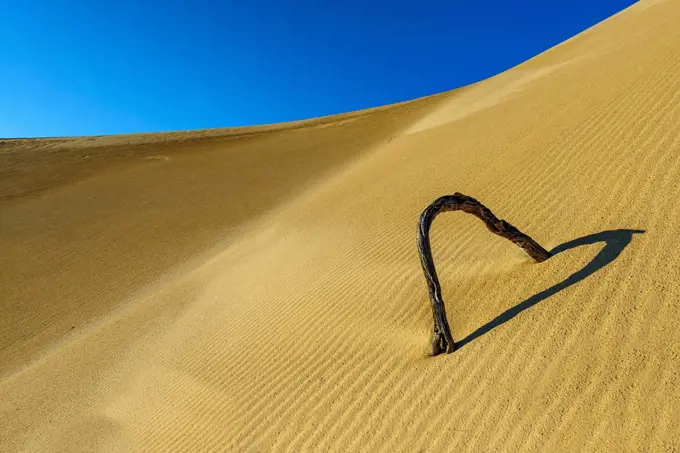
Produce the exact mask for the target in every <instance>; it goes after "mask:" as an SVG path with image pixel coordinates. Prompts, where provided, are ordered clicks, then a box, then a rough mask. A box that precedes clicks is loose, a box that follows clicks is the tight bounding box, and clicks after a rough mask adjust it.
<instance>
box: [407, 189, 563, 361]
mask: <svg viewBox="0 0 680 453" xmlns="http://www.w3.org/2000/svg"><path fill="white" fill-rule="evenodd" d="M445 211H463V212H467V213H469V214H473V215H475V216H476V217H478V218H479V219H480V220H482V222H484V225H486V227H487V228H488V229H489V231H491V232H492V233H494V234H497V235H499V236H501V237H504V238H506V239H508V240H510V241H512V242H514V243H515V244H517V245H518V246H519V247H520V248H522V250H524V251H525V252H526V254H527V255H529V256H530V257H531V258H533V259H534V260H535V261H536V262H538V263H540V262H542V261H545V260H547V259H548V258H550V252H548V251H547V250H546V249H544V248H543V247H541V246H540V245H539V244H538V243H537V242H536V241H534V240H533V239H531V238H530V237H529V236H527V235H526V234H524V233H522V232H521V231H519V230H518V229H517V228H515V227H514V226H512V225H511V224H509V223H508V222H506V221H505V220H500V219H498V218H497V217H496V216H495V215H494V214H493V213H492V212H491V211H490V210H489V209H488V208H487V207H486V206H484V205H483V204H481V203H480V202H479V201H477V200H475V199H474V198H472V197H468V196H467V195H463V194H461V193H458V192H456V193H455V194H453V195H445V196H443V197H440V198H437V199H436V200H435V201H434V202H433V203H432V204H431V205H430V206H428V207H427V208H425V210H424V211H423V213H422V214H421V215H420V220H419V222H418V251H419V252H420V263H421V264H422V266H423V272H424V274H425V280H427V288H428V291H429V293H430V302H431V303H432V317H433V319H434V332H433V334H432V355H433V356H435V355H438V354H441V353H444V352H445V353H447V354H449V353H451V352H453V351H455V350H456V343H455V342H454V341H453V337H452V336H451V329H450V328H449V323H448V320H447V319H446V309H445V307H444V300H443V299H442V289H441V286H440V284H439V278H438V277H437V271H436V269H435V267H434V259H433V258H432V250H431V248H430V226H432V222H433V221H434V219H435V217H436V216H437V214H439V213H440V212H445Z"/></svg>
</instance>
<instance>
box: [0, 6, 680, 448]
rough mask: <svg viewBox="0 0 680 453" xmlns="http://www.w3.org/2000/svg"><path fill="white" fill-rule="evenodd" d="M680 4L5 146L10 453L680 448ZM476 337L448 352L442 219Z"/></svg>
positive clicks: (2, 286) (0, 391)
mask: <svg viewBox="0 0 680 453" xmlns="http://www.w3.org/2000/svg"><path fill="white" fill-rule="evenodd" d="M678 24H680V2H678V1H677V0H666V1H643V2H641V3H638V4H636V5H634V6H632V7H631V8H629V9H627V10H625V11H623V12H622V13H620V14H617V15H616V16H614V17H612V18H610V19H609V20H607V21H605V22H603V23H601V24H598V25H597V26H595V27H593V28H591V29H589V30H587V31H586V32H584V33H582V34H581V35H579V36H577V37H575V38H573V39H570V40H569V41H567V42H565V43H563V44H561V45H559V46H557V47H555V48H553V49H551V50H549V51H547V52H545V53H543V54H541V55H539V56H538V57H536V58H534V59H532V60H530V61H528V62H526V63H524V64H522V65H520V66H518V67H516V68H513V69H511V70H509V71H507V72H505V73H503V74H500V75H498V76H496V77H493V78H491V79H489V80H485V81H483V82H480V83H478V84H475V85H473V86H469V87H466V88H463V89H460V90H456V91H452V92H449V93H444V94H441V95H438V96H434V97H429V98H424V99H419V100H415V101H413V102H408V103H403V104H398V105H394V106H387V107H381V108H377V109H372V110H368V111H361V112H355V113H350V114H345V115H339V116H334V117H327V118H321V119H316V120H310V121H304V122H297V123H288V124H282V125H275V126H262V127H256V128H240V129H227V130H224V129H223V130H209V131H195V132H181V133H170V134H143V135H130V136H114V137H90V138H77V139H35V140H6V141H3V142H2V143H1V144H0V303H1V305H0V310H1V311H0V450H2V451H3V452H57V451H60V452H80V451H83V452H93V451H101V452H111V451H120V452H134V451H155V452H169V451H186V452H203V451H233V452H291V453H293V452H364V451H365V452H397V451H398V452H441V451H452V452H486V451H489V452H496V451H498V452H500V451H508V452H524V451H535V452H546V451H551V452H553V451H554V452H565V451H574V452H584V451H607V452H623V451H650V452H662V451H680V391H679V390H678V388H680V376H679V373H678V371H679V369H680V365H679V363H680V354H679V352H680V313H679V311H678V302H679V301H680V247H679V245H680V221H678V218H680V26H679V25H678ZM456 191H459V192H462V193H465V194H468V195H471V196H474V197H476V198H478V199H479V200H480V201H481V202H483V203H484V204H485V205H487V206H488V207H489V208H491V209H492V210H493V211H494V213H496V214H497V215H498V216H499V217H501V218H504V219H506V220H508V221H509V222H511V223H512V224H514V225H516V226H517V227H518V228H520V229H521V230H522V231H524V232H526V233H527V234H529V235H531V236H532V237H533V238H534V239H536V240H537V241H538V242H539V243H540V244H541V245H543V246H544V247H546V248H548V249H553V250H554V251H555V252H559V253H556V254H555V256H554V257H552V258H551V259H549V260H548V261H546V262H544V263H541V264H535V263H533V262H532V261H531V260H530V259H529V258H528V257H526V256H525V255H523V253H522V251H521V250H519V249H518V248H517V247H515V246H514V245H512V244H511V243H509V242H507V241H506V240H504V239H502V238H499V237H496V236H494V235H492V234H490V233H489V232H488V231H486V230H485V229H484V227H483V225H482V224H481V223H480V222H479V220H477V219H475V218H473V217H471V216H469V215H464V214H461V213H451V214H445V215H442V216H441V217H439V218H438V219H437V221H436V222H435V224H434V226H433V230H432V247H433V250H434V255H435V261H436V264H437V266H438V270H439V276H440V279H441V282H442V286H443V289H444V294H443V295H444V300H445V301H446V303H447V309H448V316H449V322H450V324H451V328H452V331H453V334H454V338H455V339H456V340H457V341H462V342H463V344H464V346H463V347H462V348H461V349H460V350H459V351H457V352H455V353H454V354H451V355H442V356H438V357H428V352H429V337H430V332H431V323H432V318H431V313H430V308H429V300H428V295H427V288H426V284H425V280H424V278H423V275H422V271H421V269H420V263H419V260H418V255H417V249H416V244H415V239H416V225H417V218H418V215H419V214H420V212H421V211H422V210H423V209H424V208H425V207H426V206H427V205H428V204H429V203H430V202H431V201H432V200H434V199H435V198H437V197H438V196H440V195H444V194H451V193H453V192H456Z"/></svg>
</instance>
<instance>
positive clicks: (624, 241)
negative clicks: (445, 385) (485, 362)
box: [456, 230, 645, 349]
mask: <svg viewBox="0 0 680 453" xmlns="http://www.w3.org/2000/svg"><path fill="white" fill-rule="evenodd" d="M644 232H645V231H644V230H609V231H602V232H600V233H596V234H591V235H588V236H583V237H581V238H578V239H574V240H572V241H569V242H565V243H564V244H560V245H558V246H557V247H555V248H554V249H552V250H551V251H550V254H551V255H553V256H554V255H557V254H558V253H562V252H564V251H566V250H569V249H573V248H576V247H580V246H582V245H590V244H595V243H597V242H604V243H605V246H604V248H603V249H602V250H600V252H599V253H598V254H597V255H596V256H595V258H593V260H592V261H591V262H589V263H588V264H587V265H586V266H585V267H583V269H581V270H579V271H578V272H575V273H573V274H571V275H570V276H569V277H567V278H566V279H565V280H563V281H561V282H560V283H557V284H556V285H553V286H551V287H550V288H548V289H546V290H543V291H541V292H540V293H538V294H535V295H533V296H531V297H530V298H528V299H526V300H525V301H523V302H520V303H519V304H517V305H515V306H514V307H512V308H509V309H508V310H506V311H504V312H503V313H501V314H500V315H498V316H496V317H495V318H494V319H492V320H491V321H489V322H487V323H486V324H484V325H483V326H482V327H480V328H478V329H477V330H475V331H474V332H472V333H471V334H469V335H468V336H467V337H465V338H463V339H462V340H460V341H459V342H456V348H457V349H458V348H462V347H463V346H465V345H466V344H468V343H470V342H471V341H474V340H476V339H477V338H479V337H481V336H482V335H484V334H485V333H487V332H490V331H491V330H492V329H494V328H496V327H498V326H500V325H501V324H503V323H506V322H508V321H510V320H511V319H512V318H514V317H515V316H517V315H519V314H520V313H522V312H523V311H524V310H527V309H528V308H531V307H533V306H534V305H536V304H537V303H539V302H541V301H542V300H545V299H547V298H548V297H550V296H552V295H553V294H556V293H558V292H559V291H562V290H563V289H565V288H568V287H570V286H571V285H574V284H576V283H578V282H580V281H581V280H583V279H585V278H586V277H588V276H590V275H592V274H594V273H595V272H597V271H598V270H599V269H602V268H603V267H605V266H606V265H607V264H609V263H611V262H612V261H614V260H615V259H616V258H617V257H618V256H619V255H620V254H621V252H622V251H623V249H625V248H626V247H627V246H628V244H630V243H631V241H632V240H633V235H634V234H641V233H644Z"/></svg>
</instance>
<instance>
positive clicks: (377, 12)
mask: <svg viewBox="0 0 680 453" xmlns="http://www.w3.org/2000/svg"><path fill="white" fill-rule="evenodd" d="M632 3H634V2H633V1H631V0H601V1H597V2H595V1H592V0H570V1H562V0H555V1H546V0H541V1H538V0H531V1H529V0H516V1H514V2H508V1H507V0H486V1H462V0H448V1H423V2H416V1H400V0H393V1H386V0H376V1H370V0H363V1H360V0H344V1H342V2H331V1H324V0H318V1H311V0H289V1H285V0H279V1H274V0H271V1H269V0H266V1H265V0H240V1H227V0H225V1H215V0H212V1H208V0H193V1H178V0H165V1H163V2H160V1H158V2H152V1H146V0H138V1H132V0H119V1H110V2H104V1H101V0H90V1H81V0H73V1H59V0H53V1H48V0H45V1H35V0H23V1H22V0H5V1H3V2H0V137H35V136H71V135H98V134H114V133H130V132H143V131H168V130H180V129H201V128H211V127H228V126H241V125H252V124H264V123H273V122H280V121H289V120H296V119H303V118H310V117H315V116H320V115H328V114H333V113H339V112H345V111H350V110H357V109H360V108H366V107H372V106H377V105H384V104H389V103H393V102H398V101H403V100H408V99H413V98H416V97H420V96H425V95H429V94H434V93H438V92H441V91H446V90H450V89H453V88H456V87H459V86H462V85H466V84H469V83H472V82H475V81H478V80H481V79H484V78H487V77H489V76H492V75H494V74H497V73H499V72H501V71H503V70H506V69H508V68H510V67H512V66H514V65H516V64H518V63H521V62H522V61H524V60H526V59H528V58H530V57H532V56H534V55H536V54H538V53H540V52H542V51H544V50H546V49H548V48H550V47H552V46H553V45H555V44H557V43H559V42H561V41H563V40H565V39H567V38H569V37H570V36H573V35H575V34H577V33H579V32H580V31H582V30H584V29H586V28H588V27H589V26H591V25H593V24H595V23H597V22H599V21H601V20H603V19H605V18H606V17H608V16H610V15H612V14H614V13H616V12H618V11H620V10H622V9H624V8H625V7H627V6H629V5H631V4H632Z"/></svg>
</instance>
